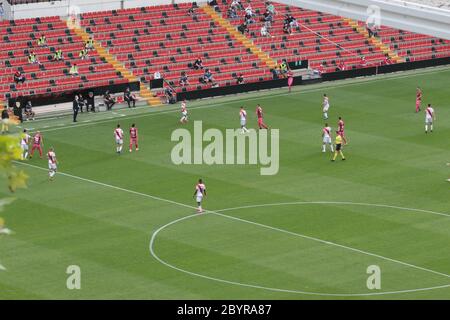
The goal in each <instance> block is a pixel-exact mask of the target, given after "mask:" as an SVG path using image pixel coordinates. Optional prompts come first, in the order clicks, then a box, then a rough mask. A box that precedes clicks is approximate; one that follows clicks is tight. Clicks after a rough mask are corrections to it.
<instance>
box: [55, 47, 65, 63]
mask: <svg viewBox="0 0 450 320" xmlns="http://www.w3.org/2000/svg"><path fill="white" fill-rule="evenodd" d="M63 59H64V56H63V53H62V50H61V49H58V50H56V51H55V54H54V55H53V61H61V60H63Z"/></svg>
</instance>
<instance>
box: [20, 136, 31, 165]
mask: <svg viewBox="0 0 450 320" xmlns="http://www.w3.org/2000/svg"><path fill="white" fill-rule="evenodd" d="M30 138H31V137H30V135H29V134H28V132H27V129H23V134H22V139H20V147H21V148H22V160H27V158H28V148H29V147H28V144H29V143H30Z"/></svg>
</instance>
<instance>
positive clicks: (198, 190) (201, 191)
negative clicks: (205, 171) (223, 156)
mask: <svg viewBox="0 0 450 320" xmlns="http://www.w3.org/2000/svg"><path fill="white" fill-rule="evenodd" d="M193 197H194V198H195V200H196V201H197V212H198V213H202V212H203V209H202V201H203V197H206V186H205V184H204V183H203V181H202V179H198V183H197V185H196V186H195V190H194V195H193Z"/></svg>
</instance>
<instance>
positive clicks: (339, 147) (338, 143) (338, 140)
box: [331, 131, 345, 161]
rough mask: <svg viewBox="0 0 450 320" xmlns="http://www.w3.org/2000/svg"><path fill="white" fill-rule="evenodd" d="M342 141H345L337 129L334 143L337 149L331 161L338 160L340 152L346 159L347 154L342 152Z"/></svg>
mask: <svg viewBox="0 0 450 320" xmlns="http://www.w3.org/2000/svg"><path fill="white" fill-rule="evenodd" d="M342 142H343V138H342V136H341V135H340V134H339V131H336V139H335V141H334V143H335V144H336V149H334V156H333V159H331V161H335V160H336V157H337V155H338V153H339V154H340V155H341V158H342V160H345V156H344V154H343V153H342Z"/></svg>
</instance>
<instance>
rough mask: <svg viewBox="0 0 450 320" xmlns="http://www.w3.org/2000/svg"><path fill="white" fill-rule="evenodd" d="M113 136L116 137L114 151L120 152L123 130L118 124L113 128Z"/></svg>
mask: <svg viewBox="0 0 450 320" xmlns="http://www.w3.org/2000/svg"><path fill="white" fill-rule="evenodd" d="M114 138H115V139H116V152H117V153H118V154H120V153H121V152H122V147H123V130H122V129H121V128H120V124H118V125H117V128H116V129H115V130H114Z"/></svg>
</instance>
